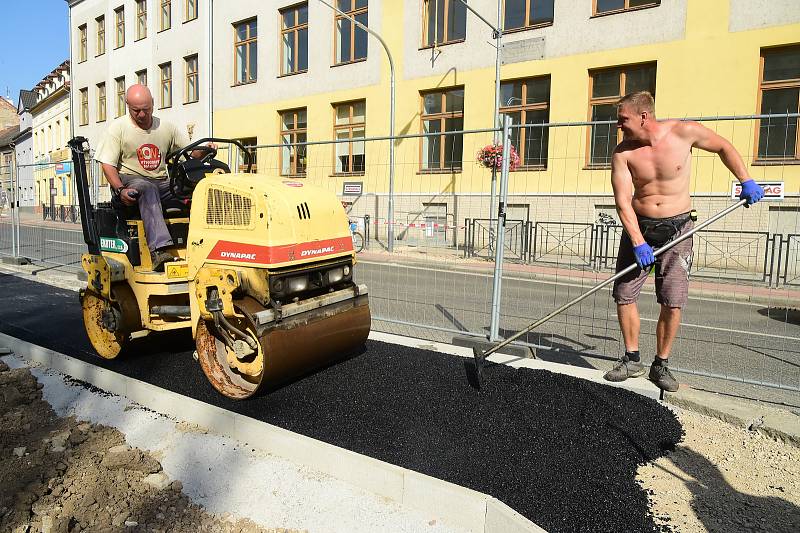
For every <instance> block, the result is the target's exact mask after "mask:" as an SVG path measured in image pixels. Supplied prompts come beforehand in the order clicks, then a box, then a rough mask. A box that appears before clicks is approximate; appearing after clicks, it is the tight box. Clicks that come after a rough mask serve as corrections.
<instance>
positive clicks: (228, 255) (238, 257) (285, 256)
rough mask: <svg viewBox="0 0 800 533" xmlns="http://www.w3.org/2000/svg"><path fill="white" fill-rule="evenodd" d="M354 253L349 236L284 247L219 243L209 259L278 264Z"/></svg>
mask: <svg viewBox="0 0 800 533" xmlns="http://www.w3.org/2000/svg"><path fill="white" fill-rule="evenodd" d="M352 251H353V239H352V237H349V236H348V237H339V238H336V239H326V240H323V241H313V242H303V243H298V244H286V245H283V246H259V245H257V244H245V243H241V242H230V241H219V242H218V243H217V244H216V245H215V246H214V249H213V250H211V253H210V254H208V259H210V260H217V261H236V262H240V263H258V264H276V263H287V262H289V261H297V260H298V259H308V258H312V257H325V256H327V255H333V254H340V253H343V252H352Z"/></svg>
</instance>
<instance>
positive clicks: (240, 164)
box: [231, 137, 258, 173]
mask: <svg viewBox="0 0 800 533" xmlns="http://www.w3.org/2000/svg"><path fill="white" fill-rule="evenodd" d="M236 140H237V141H239V142H240V143H242V146H244V147H245V148H246V149H247V151H248V152H249V153H250V158H251V159H252V162H253V165H252V167H251V168H250V172H251V173H256V172H258V148H256V147H257V146H258V137H240V138H238V139H236ZM251 141H252V142H251ZM231 149H235V150H236V153H237V156H238V157H237V160H236V171H237V172H240V173H243V172H244V171H245V170H247V165H246V164H245V162H244V160H245V158H244V155H243V154H242V150H241V149H239V148H235V147H231Z"/></svg>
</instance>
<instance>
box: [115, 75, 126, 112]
mask: <svg viewBox="0 0 800 533" xmlns="http://www.w3.org/2000/svg"><path fill="white" fill-rule="evenodd" d="M114 84H115V85H116V88H117V116H118V117H121V116H122V115H124V114H125V76H122V77H119V78H114Z"/></svg>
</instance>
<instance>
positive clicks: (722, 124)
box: [0, 115, 800, 405]
mask: <svg viewBox="0 0 800 533" xmlns="http://www.w3.org/2000/svg"><path fill="white" fill-rule="evenodd" d="M515 118H517V119H519V120H521V121H523V125H519V124H517V125H514V126H512V128H511V132H510V135H511V139H512V140H511V144H512V146H514V147H515V151H516V152H517V155H518V157H519V164H518V166H517V167H516V168H515V169H513V170H512V171H510V172H509V179H508V192H507V198H506V199H505V203H504V207H505V225H504V230H503V231H504V247H503V263H502V271H501V272H500V273H499V274H495V266H496V265H495V258H496V256H497V250H496V249H495V242H496V241H495V238H496V232H497V227H498V206H499V202H500V198H499V192H500V191H499V189H500V181H501V180H500V177H501V174H502V172H501V171H500V170H496V171H493V170H492V169H490V168H487V167H486V166H485V164H484V162H483V159H485V157H484V156H485V155H486V154H487V150H486V148H487V147H491V146H492V145H493V144H494V143H495V142H496V141H498V140H499V139H501V138H502V132H501V131H500V130H491V129H487V130H479V131H462V130H460V124H462V123H463V122H460V121H459V120H458V119H451V118H442V119H441V120H439V121H438V122H436V121H426V122H425V123H424V124H422V125H421V127H422V128H424V130H425V132H426V133H423V134H404V135H399V136H396V137H394V138H388V137H370V138H367V137H364V130H363V129H361V130H359V131H357V129H355V128H350V129H346V128H345V129H339V130H337V135H336V139H335V140H330V141H324V142H319V141H316V142H308V141H306V139H305V137H304V135H303V134H302V132H301V131H300V130H298V131H289V132H288V133H284V135H285V137H283V139H282V141H283V142H282V143H281V144H276V145H258V146H252V147H250V148H249V150H250V152H251V154H252V155H253V158H254V169H253V171H254V172H258V173H259V174H266V175H272V176H281V177H282V179H284V180H293V181H298V182H302V183H304V184H313V185H317V186H321V187H324V188H326V189H328V190H330V191H332V192H334V193H335V194H337V195H338V196H339V197H340V199H341V201H342V204H343V205H344V206H345V209H346V211H347V213H348V216H349V217H350V219H351V220H353V221H356V222H357V224H358V227H359V229H360V231H361V232H362V233H363V234H364V235H365V237H366V246H365V249H364V251H363V252H362V253H360V254H359V266H358V270H357V275H358V278H359V282H361V283H365V284H367V285H368V286H369V290H370V302H371V303H370V306H371V311H372V315H373V319H374V322H373V329H376V330H382V331H388V332H394V333H399V334H408V335H413V336H416V337H423V338H429V339H431V340H438V341H447V342H449V341H451V340H452V339H453V338H454V337H455V336H467V337H474V338H480V337H483V338H486V337H487V336H488V335H489V333H490V325H491V323H492V322H493V320H497V322H499V337H498V338H504V337H508V336H510V335H511V334H513V333H515V332H516V331H519V330H520V329H522V328H524V327H525V326H527V325H528V324H529V323H531V322H533V321H534V320H535V319H537V318H538V317H541V316H544V315H545V314H547V313H548V312H549V311H550V310H552V309H555V308H557V307H558V306H560V305H562V304H563V303H565V302H567V301H569V300H570V299H572V298H574V297H576V296H578V295H579V294H581V293H582V292H585V291H587V290H588V289H590V288H591V287H592V286H594V285H595V284H597V283H599V282H601V281H602V280H604V279H606V278H607V277H608V276H609V275H610V274H611V273H613V269H614V267H615V265H616V253H617V247H618V245H619V239H620V237H621V235H622V227H621V225H620V223H619V220H618V218H617V215H616V210H615V206H614V199H613V195H612V191H611V186H610V156H611V151H612V150H613V148H614V146H615V145H616V144H617V142H618V140H619V136H618V133H617V130H616V128H615V125H614V123H613V122H608V121H596V122H585V123H570V124H556V123H532V122H531V121H527V120H526V119H525V117H524V116H522V117H515ZM701 120H702V123H703V124H704V125H705V126H706V127H708V128H710V129H711V130H713V131H715V132H717V133H718V134H719V135H721V136H723V137H725V138H726V139H729V140H730V141H731V142H732V143H733V145H734V146H735V147H736V148H737V150H738V151H739V153H741V154H742V156H743V158H744V160H745V163H746V165H747V168H748V169H749V171H750V173H751V175H752V177H753V178H755V179H756V180H757V181H759V182H761V183H764V184H767V185H768V186H769V190H770V194H771V196H772V198H769V199H766V200H765V201H762V202H760V203H759V204H757V205H755V206H752V207H751V208H749V209H738V210H736V211H734V212H733V213H731V214H730V215H729V216H727V217H725V218H724V219H722V220H720V221H718V222H717V223H715V224H714V225H713V226H711V227H710V228H708V229H706V230H703V231H701V232H699V233H698V234H697V235H695V238H694V255H693V258H692V265H691V275H690V302H689V304H688V305H687V307H686V308H685V310H684V314H683V325H682V329H681V331H680V333H679V337H678V339H677V341H676V343H675V346H674V348H673V355H672V356H671V364H672V366H673V367H674V368H676V369H678V370H679V371H680V372H681V376H682V379H683V380H684V381H688V382H690V383H691V384H693V385H694V386H698V387H704V388H708V389H710V390H717V391H720V392H725V393H729V394H735V395H739V396H745V397H753V398H758V399H762V400H767V401H776V402H782V403H790V404H792V405H800V350H798V348H797V346H798V341H800V310H798V303H797V302H798V301H800V289H798V286H799V285H800V266H799V265H800V262H799V260H800V257H798V252H799V251H800V217H798V214H800V165H796V164H793V163H796V162H797V160H798V153H797V152H798V146H797V144H796V142H795V141H793V139H796V134H797V133H796V132H797V129H796V123H797V120H798V119H797V115H782V116H762V117H714V118H702V119H701ZM296 124H299V122H296ZM793 128H794V129H793ZM392 151H393V152H394V153H393V154H392V153H391V152H392ZM217 158H218V159H220V160H221V161H224V162H227V163H228V165H229V166H230V167H231V169H232V170H233V171H234V172H236V171H243V170H244V161H245V158H244V156H243V154H241V153H239V150H238V149H221V150H220V152H219V154H218V155H217ZM392 158H393V160H394V165H393V166H392V165H391V164H390V161H391V160H392ZM686 164H690V165H691V185H690V194H691V195H692V203H693V207H694V209H696V210H697V212H698V217H699V220H701V221H702V220H705V219H708V218H710V217H711V216H713V215H714V214H715V213H717V212H719V211H721V210H723V209H725V208H726V207H728V206H730V205H731V204H732V203H733V202H734V199H733V198H734V197H735V196H736V195H737V192H736V189H735V187H736V184H735V183H734V182H735V179H734V178H733V176H732V175H731V174H730V172H729V171H728V170H727V168H725V166H724V165H723V164H722V162H721V161H720V159H719V157H718V156H717V155H715V154H712V153H708V152H704V151H702V150H698V149H693V150H692V152H691V156H690V160H689V161H687V162H686ZM93 168H94V167H93ZM92 174H93V178H92V180H93V182H92V183H93V197H94V198H100V199H101V200H102V199H103V197H104V194H106V193H105V192H104V191H105V188H104V187H103V185H102V183H101V181H100V180H99V178H98V176H99V173H97V171H96V170H93V173H92ZM70 213H71V212H70ZM65 215H67V213H65ZM40 216H43V214H40ZM55 218H56V220H57V222H53V221H52V220H49V221H48V222H37V223H36V224H31V226H32V227H31V228H25V227H24V226H27V225H28V224H21V225H20V230H21V234H22V235H23V236H22V237H21V242H22V243H24V246H23V247H26V248H25V250H26V252H27V253H30V254H31V255H30V257H31V258H32V259H36V260H37V261H43V262H48V263H50V264H63V265H72V266H73V267H74V266H75V265H77V264H78V262H79V256H80V253H81V252H82V250H83V247H82V245H81V242H82V236H81V235H80V232H79V231H78V229H77V228H75V224H73V223H72V222H70V221H69V220H70V217H69V216H65V218H66V220H65V221H64V222H61V221H60V212H59V214H58V215H57V216H56V217H55ZM6 222H7V220H6V219H5V218H4V219H2V220H1V221H0V223H2V224H0V254H5V255H8V254H9V247H8V246H7V243H8V242H9V238H8V235H9V234H10V232H9V224H7V223H6ZM34 227H35V228H37V230H38V231H39V232H40V233H39V234H36V231H37V230H34V229H33V228H34ZM42 228H46V229H42ZM29 242H30V244H28V243H29ZM21 252H22V250H20V253H21ZM496 275H499V276H500V281H501V283H500V293H499V295H498V294H496V289H495V283H494V281H495V276H496ZM652 292H653V285H652V282H648V284H647V285H646V287H645V293H646V294H644V295H643V297H642V298H641V301H640V311H641V314H642V336H641V341H640V342H641V345H640V349H641V350H642V352H643V353H644V354H646V355H645V357H651V356H653V355H655V323H656V321H657V318H658V314H659V306H658V305H657V304H656V302H655V298H654V297H653V296H652ZM498 296H499V298H498ZM493 297H495V299H496V301H498V300H499V314H496V313H495V312H494V311H493V308H492V301H493ZM495 317H496V318H495ZM521 340H522V341H523V344H526V345H527V346H529V347H531V348H532V349H533V350H534V352H535V354H536V356H537V357H541V358H546V359H552V360H554V361H559V362H566V363H571V364H575V365H580V366H590V367H601V368H605V367H608V366H610V364H611V361H612V360H613V359H616V358H617V357H618V356H619V355H620V354H621V353H622V351H623V348H624V347H623V345H622V341H621V335H620V333H619V327H618V324H617V320H616V308H615V304H614V302H613V300H612V299H611V297H610V293H609V291H600V292H598V293H597V294H595V295H594V296H592V297H591V298H588V299H587V300H584V301H583V302H581V303H580V304H579V305H577V306H576V307H574V308H571V309H570V310H568V311H567V312H565V313H563V314H562V315H559V316H558V317H556V318H554V319H553V320H552V321H550V322H548V323H547V324H545V325H543V326H542V327H541V328H539V329H537V330H536V331H533V332H531V333H529V334H528V335H527V336H525V337H523V339H521Z"/></svg>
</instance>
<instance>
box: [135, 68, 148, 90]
mask: <svg viewBox="0 0 800 533" xmlns="http://www.w3.org/2000/svg"><path fill="white" fill-rule="evenodd" d="M142 74H144V83H142ZM134 75H135V76H136V83H138V84H139V85H144V86H145V87H147V69H146V68H143V69H142V70H137V71H136V72H134Z"/></svg>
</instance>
